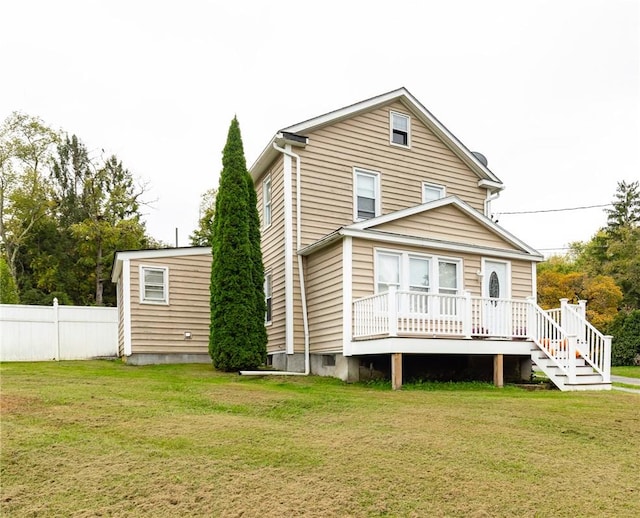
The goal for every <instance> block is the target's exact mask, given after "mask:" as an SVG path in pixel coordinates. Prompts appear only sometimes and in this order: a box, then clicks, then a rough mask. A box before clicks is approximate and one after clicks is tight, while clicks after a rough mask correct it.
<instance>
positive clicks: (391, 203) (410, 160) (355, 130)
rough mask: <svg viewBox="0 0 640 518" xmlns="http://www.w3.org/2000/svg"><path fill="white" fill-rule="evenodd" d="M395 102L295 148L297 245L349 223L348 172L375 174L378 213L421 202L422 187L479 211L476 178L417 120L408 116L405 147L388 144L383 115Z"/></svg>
mask: <svg viewBox="0 0 640 518" xmlns="http://www.w3.org/2000/svg"><path fill="white" fill-rule="evenodd" d="M391 110H393V111H397V112H401V113H407V114H408V113H409V112H408V111H407V109H406V108H405V107H404V105H402V104H401V103H399V102H396V103H392V104H390V105H388V106H384V107H381V108H378V109H375V110H373V111H371V112H367V113H363V114H360V115H357V116H354V117H352V118H350V119H346V120H344V121H340V122H337V123H335V124H333V125H331V126H327V127H324V128H320V129H317V130H316V131H313V132H310V133H308V134H307V136H308V137H309V143H308V145H307V146H306V148H304V149H302V148H301V149H296V150H295V151H296V153H298V154H299V155H300V156H301V164H302V172H303V178H302V186H301V188H302V214H303V229H304V234H303V236H302V246H306V245H308V244H310V243H312V242H314V241H316V240H317V239H319V238H320V237H322V236H324V235H326V234H328V233H329V232H331V231H333V230H335V229H337V228H339V227H341V226H343V225H347V224H349V223H352V222H353V168H354V167H358V168H362V169H365V170H370V171H376V172H379V173H380V183H381V202H382V203H381V211H382V214H387V213H390V212H395V211H397V210H400V209H403V208H407V207H411V206H414V205H418V204H420V203H422V182H423V181H427V182H430V183H436V184H440V185H444V186H445V187H446V193H447V195H456V196H458V197H460V198H461V199H462V200H464V201H465V202H467V203H468V204H469V205H471V206H472V207H473V208H474V209H476V210H478V211H480V212H482V211H483V210H484V200H485V198H486V192H487V191H486V189H482V188H479V187H478V186H477V184H478V177H477V176H476V175H475V173H473V172H472V171H471V170H470V169H469V168H467V166H466V165H464V164H463V162H462V161H461V160H460V159H459V158H458V157H457V156H456V155H455V154H454V153H453V152H452V151H451V150H450V149H449V148H447V147H446V146H445V145H444V144H442V142H440V140H439V139H438V138H437V137H436V136H435V135H434V134H433V133H432V132H431V131H430V130H429V129H428V128H426V127H425V126H423V125H422V124H421V123H420V122H419V120H418V119H417V118H416V117H414V116H412V117H411V128H412V136H411V148H410V149H405V148H402V147H398V146H393V145H391V144H390V143H389V112H390V111H391Z"/></svg>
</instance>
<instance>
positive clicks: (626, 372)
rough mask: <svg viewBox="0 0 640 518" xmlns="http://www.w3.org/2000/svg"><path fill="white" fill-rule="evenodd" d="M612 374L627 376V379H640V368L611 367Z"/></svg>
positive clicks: (635, 366)
mask: <svg viewBox="0 0 640 518" xmlns="http://www.w3.org/2000/svg"><path fill="white" fill-rule="evenodd" d="M611 374H615V375H616V376H626V377H627V378H640V366H637V365H632V366H626V367H611Z"/></svg>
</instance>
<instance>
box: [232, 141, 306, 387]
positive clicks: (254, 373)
mask: <svg viewBox="0 0 640 518" xmlns="http://www.w3.org/2000/svg"><path fill="white" fill-rule="evenodd" d="M273 148H274V149H275V150H276V151H279V152H280V153H282V154H283V155H287V156H289V157H291V158H295V159H296V251H297V250H300V246H301V238H300V226H301V220H302V216H301V213H302V210H301V204H300V156H299V155H296V154H295V153H293V152H292V151H290V150H288V149H285V148H281V147H279V146H278V145H277V144H276V143H275V142H274V143H273ZM297 255H298V279H299V282H300V300H301V303H302V323H303V328H304V372H291V371H240V374H241V375H242V376H264V375H270V376H308V375H309V373H310V372H311V358H310V353H309V319H308V316H307V295H306V291H305V287H304V272H303V269H302V256H301V255H300V254H297Z"/></svg>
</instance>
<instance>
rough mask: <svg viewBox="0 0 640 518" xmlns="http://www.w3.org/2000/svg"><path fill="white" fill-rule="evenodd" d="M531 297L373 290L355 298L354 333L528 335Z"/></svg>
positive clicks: (355, 336)
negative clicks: (362, 296)
mask: <svg viewBox="0 0 640 518" xmlns="http://www.w3.org/2000/svg"><path fill="white" fill-rule="evenodd" d="M530 307H531V305H530V302H529V301H527V300H511V299H491V298H482V297H472V296H471V295H470V294H469V293H464V294H463V295H444V294H435V293H423V292H416V291H396V290H395V289H393V288H391V289H390V290H389V291H388V292H387V293H381V294H378V295H372V296H369V297H365V298H362V299H359V300H356V301H355V302H354V303H353V316H354V319H353V323H354V325H353V337H354V338H366V337H378V336H380V335H386V336H398V335H427V336H459V337H464V338H472V337H497V338H509V339H511V338H527V337H528V335H527V322H528V318H529V311H530Z"/></svg>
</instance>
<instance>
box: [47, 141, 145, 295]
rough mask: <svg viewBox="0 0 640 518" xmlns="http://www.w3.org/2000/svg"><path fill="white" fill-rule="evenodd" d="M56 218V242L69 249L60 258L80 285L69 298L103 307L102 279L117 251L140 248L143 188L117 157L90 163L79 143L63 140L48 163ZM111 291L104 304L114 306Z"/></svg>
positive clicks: (103, 285) (84, 148)
mask: <svg viewBox="0 0 640 518" xmlns="http://www.w3.org/2000/svg"><path fill="white" fill-rule="evenodd" d="M53 177H54V179H55V187H56V198H57V200H56V201H57V214H58V219H59V222H60V230H61V239H62V240H64V241H65V242H66V243H67V246H68V248H69V251H68V254H67V255H66V256H63V257H60V259H61V260H63V261H64V260H65V259H66V258H71V259H72V260H73V261H74V263H75V272H76V278H77V279H79V280H81V281H82V285H81V287H80V288H81V291H80V292H79V293H75V294H74V299H76V300H79V302H80V303H82V304H97V305H103V304H104V303H105V292H104V290H105V280H106V275H108V273H109V272H110V270H111V265H112V264H113V256H114V252H115V250H116V249H132V248H140V247H143V246H144V245H145V243H146V236H145V228H144V225H143V224H142V223H141V222H140V214H139V199H140V197H141V196H142V194H143V193H144V186H136V184H135V181H134V178H133V175H132V174H131V173H130V172H129V171H128V170H127V169H126V168H125V167H124V166H123V165H122V162H121V161H120V160H118V158H117V157H116V156H110V157H109V158H107V159H106V160H104V161H102V162H100V161H96V160H93V161H92V160H91V159H90V158H89V154H88V152H87V149H86V147H85V146H84V144H83V143H82V142H81V141H80V140H79V139H78V138H77V137H76V136H75V135H73V136H72V137H69V136H67V137H66V138H65V139H64V141H63V142H62V143H61V144H60V145H59V146H58V154H57V157H56V159H55V160H54V162H53ZM90 286H91V288H90ZM107 289H110V290H111V293H109V297H108V298H107V300H106V302H108V303H109V304H112V303H114V302H115V300H114V298H115V293H114V292H113V288H112V287H111V285H110V284H107Z"/></svg>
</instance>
